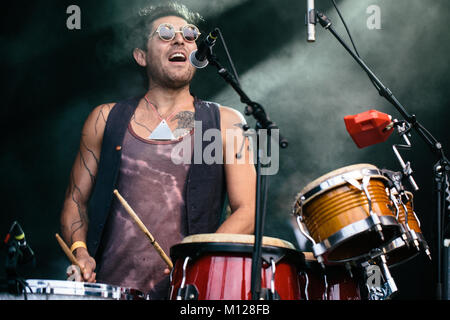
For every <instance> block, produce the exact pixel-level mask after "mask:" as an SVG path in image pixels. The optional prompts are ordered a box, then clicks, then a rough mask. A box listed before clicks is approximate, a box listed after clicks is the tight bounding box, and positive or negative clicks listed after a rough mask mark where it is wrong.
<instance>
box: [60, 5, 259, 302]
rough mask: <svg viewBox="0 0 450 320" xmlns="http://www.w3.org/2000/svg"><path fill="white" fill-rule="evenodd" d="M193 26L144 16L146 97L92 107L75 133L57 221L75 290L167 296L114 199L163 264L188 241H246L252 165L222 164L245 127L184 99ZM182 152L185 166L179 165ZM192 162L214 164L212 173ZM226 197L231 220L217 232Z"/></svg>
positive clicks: (154, 262) (170, 12) (141, 52)
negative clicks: (211, 136)
mask: <svg viewBox="0 0 450 320" xmlns="http://www.w3.org/2000/svg"><path fill="white" fill-rule="evenodd" d="M195 17H198V15H195V14H192V13H190V12H189V11H187V9H186V8H185V7H184V6H182V5H176V4H171V5H168V6H163V7H157V8H154V9H153V10H150V11H149V12H148V13H147V15H146V19H147V20H146V22H147V24H148V29H147V30H146V31H144V33H145V34H144V35H145V36H146V41H145V45H143V46H142V48H136V49H134V51H133V57H134V59H135V61H136V62H137V64H138V65H139V66H141V67H142V68H144V69H145V71H146V74H147V76H148V90H147V92H146V93H145V94H144V95H143V96H141V97H138V98H136V99H128V100H125V101H121V102H118V103H109V104H103V105H100V106H98V107H96V108H95V109H94V110H93V111H92V112H91V113H90V114H89V116H88V118H87V119H86V121H85V123H84V126H83V129H82V134H81V142H80V149H79V152H78V154H77V156H76V159H75V162H74V165H73V167H72V171H71V175H70V182H69V186H68V189H67V192H66V198H65V201H64V206H63V210H62V213H61V229H62V234H63V236H64V238H65V240H66V242H67V243H68V244H69V246H71V249H72V250H73V252H74V254H75V256H76V258H77V260H78V261H79V263H80V265H81V266H82V269H83V270H82V276H83V280H84V281H87V282H95V281H97V282H101V283H107V284H111V285H118V286H122V287H131V288H134V289H138V290H140V291H142V292H145V293H149V296H150V298H151V299H164V298H166V297H167V294H168V286H169V280H168V276H167V271H168V270H167V265H166V264H165V262H164V261H163V260H162V259H161V258H160V256H159V255H158V253H157V252H156V251H155V250H154V249H153V248H152V246H151V244H150V243H149V241H148V239H147V238H146V237H145V235H144V234H143V233H142V231H141V230H140V229H139V228H138V226H137V225H136V223H135V222H134V221H133V219H132V218H131V217H130V216H129V214H128V213H127V212H126V211H125V210H124V208H123V206H122V205H121V203H120V202H119V201H118V200H117V199H116V198H115V197H114V195H113V190H114V189H117V190H118V191H119V193H120V194H121V195H122V196H123V197H124V198H125V200H127V202H128V203H129V205H130V206H131V207H132V208H133V210H134V211H135V212H136V214H137V215H138V216H139V217H140V219H141V220H142V221H143V223H144V224H145V225H146V226H147V228H148V229H149V231H150V232H151V233H152V234H153V236H154V237H155V239H156V241H157V242H158V243H159V244H160V246H161V247H162V249H163V250H164V251H165V252H166V253H167V254H169V251H170V248H171V246H173V245H175V244H176V243H179V242H180V241H181V240H182V239H183V237H185V236H187V235H190V234H195V233H212V232H217V233H241V234H245V233H247V234H249V233H252V232H253V227H254V212H255V190H256V174H255V169H254V165H253V164H252V163H251V162H252V161H251V158H252V155H251V154H250V152H244V157H243V159H240V160H239V161H238V160H237V159H236V157H229V156H227V154H228V155H229V154H230V153H232V154H233V155H235V154H236V153H237V152H239V150H240V149H241V146H242V144H244V146H246V148H243V150H244V151H245V150H249V148H248V141H247V140H246V139H244V138H243V134H242V130H241V129H240V128H241V127H242V124H243V123H245V120H244V118H243V116H242V115H241V114H240V113H239V112H237V111H235V110H234V109H231V108H227V107H223V106H219V105H218V104H216V103H212V102H205V101H202V100H200V99H198V98H196V97H193V96H192V94H191V92H190V82H191V80H192V78H193V76H194V73H195V68H194V67H192V65H191V64H190V63H189V59H188V57H189V54H190V53H191V52H192V51H193V50H195V49H196V48H197V45H196V42H195V40H197V36H198V33H199V31H198V29H197V27H195V25H194V22H195V21H194V19H193V18H195ZM208 130H209V131H208ZM214 130H220V131H218V132H220V134H219V137H218V141H214V142H215V143H216V142H218V143H219V146H220V150H218V149H215V150H214V151H212V152H206V151H207V150H209V151H211V150H210V149H208V144H210V143H211V141H208V139H204V138H202V136H201V135H202V133H205V134H206V132H213V133H214V132H216V131H214ZM236 131H237V132H238V133H239V134H229V133H230V132H232V133H233V132H234V133H236ZM227 133H228V134H227ZM236 137H237V139H235V138H236ZM186 146H187V147H186ZM180 150H181V152H180ZM198 150H200V151H198ZM190 152H191V153H192V157H186V154H185V153H187V155H189V153H190ZM199 155H200V158H204V157H205V155H206V156H208V155H211V157H212V158H213V159H219V160H223V161H215V163H211V161H210V160H211V159H207V160H205V159H199ZM202 156H203V157H202ZM186 158H190V159H192V160H193V161H185V160H186ZM230 158H232V159H233V160H231V161H230ZM182 159H184V161H181V160H182ZM242 160H244V161H242ZM225 194H227V195H228V200H229V205H230V208H231V215H229V217H228V218H227V219H226V220H225V221H224V222H223V223H222V220H221V213H222V212H223V206H224V200H225V199H226V198H225ZM88 203H89V210H88ZM88 211H89V214H88ZM165 269H166V270H165Z"/></svg>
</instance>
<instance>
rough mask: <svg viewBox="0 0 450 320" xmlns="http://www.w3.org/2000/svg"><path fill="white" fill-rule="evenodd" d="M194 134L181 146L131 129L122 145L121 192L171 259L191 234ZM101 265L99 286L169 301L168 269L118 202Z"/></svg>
mask: <svg viewBox="0 0 450 320" xmlns="http://www.w3.org/2000/svg"><path fill="white" fill-rule="evenodd" d="M192 132H193V131H191V134H192ZM191 134H188V135H185V136H184V137H182V138H180V139H178V140H175V141H155V140H146V139H143V138H141V137H139V136H138V135H137V134H136V133H134V131H133V129H132V127H131V125H129V126H128V130H127V131H126V133H125V136H124V140H123V144H122V155H121V166H120V171H119V176H118V180H117V189H118V191H119V193H120V194H121V195H122V196H123V197H124V198H125V200H126V201H127V202H128V204H129V205H130V206H131V208H133V210H134V211H135V212H136V214H137V215H138V216H139V218H140V219H141V220H142V222H143V223H144V225H145V226H146V227H147V229H148V230H149V232H150V233H151V234H152V235H153V236H154V238H155V240H156V241H157V242H158V244H159V245H160V246H161V248H162V249H163V250H164V252H165V253H166V254H167V255H169V252H170V248H171V247H172V246H173V245H175V244H177V243H180V242H181V240H182V239H183V238H184V237H185V236H186V233H187V223H186V201H185V196H184V195H185V190H184V189H185V186H186V183H185V182H186V177H187V173H188V171H189V167H190V164H185V163H183V161H181V159H180V157H183V148H181V145H180V144H182V143H184V144H185V146H186V143H187V144H188V147H190V148H191V151H192V149H193V140H194V139H193V138H192V135H191ZM177 146H178V147H180V148H177V149H175V148H176V147H177ZM180 150H181V151H180ZM174 157H178V159H174ZM173 160H175V161H173ZM180 162H181V164H179V163H180ZM99 263H100V265H99V267H98V270H97V282H100V283H108V284H112V285H118V286H122V287H129V288H133V289H137V290H140V291H142V292H144V293H148V294H149V296H150V298H151V299H165V298H166V297H167V294H168V287H169V283H168V277H167V275H165V274H164V269H166V268H167V264H166V263H165V262H164V260H163V259H162V258H161V257H160V255H159V254H158V253H157V251H156V250H155V248H154V247H153V245H152V244H151V243H150V241H149V239H148V238H147V237H146V236H145V234H144V233H143V232H142V230H141V229H140V228H139V227H138V225H137V224H136V222H135V221H134V220H133V219H132V217H131V216H130V215H129V214H128V213H127V211H126V210H125V209H124V208H123V206H122V204H121V203H120V202H119V201H118V200H117V199H113V202H112V204H111V209H110V214H109V218H108V221H107V223H106V225H105V230H104V235H103V250H102V253H101V259H99Z"/></svg>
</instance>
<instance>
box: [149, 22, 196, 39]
mask: <svg viewBox="0 0 450 320" xmlns="http://www.w3.org/2000/svg"><path fill="white" fill-rule="evenodd" d="M155 33H157V34H158V36H159V38H160V39H161V40H164V41H171V40H173V39H174V38H175V35H176V34H177V33H181V34H182V36H183V38H184V40H186V41H188V42H194V41H196V40H197V39H198V37H199V36H200V34H201V33H200V31H199V30H198V28H197V27H196V26H194V25H192V24H187V25H185V26H183V27H182V28H181V30H175V27H174V26H173V25H171V24H170V23H163V24H160V25H159V27H158V29H156V31H155Z"/></svg>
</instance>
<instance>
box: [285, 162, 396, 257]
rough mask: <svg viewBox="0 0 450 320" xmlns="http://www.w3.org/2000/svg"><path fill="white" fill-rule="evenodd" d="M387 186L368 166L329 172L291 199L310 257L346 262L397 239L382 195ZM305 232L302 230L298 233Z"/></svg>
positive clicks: (384, 193)
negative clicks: (310, 244)
mask: <svg viewBox="0 0 450 320" xmlns="http://www.w3.org/2000/svg"><path fill="white" fill-rule="evenodd" d="M388 181H389V180H388V179H387V178H386V177H385V176H384V175H383V174H382V173H381V171H380V170H379V169H378V168H377V167H376V166H374V165H371V164H355V165H351V166H347V167H343V168H340V169H337V170H334V171H332V172H330V173H328V174H326V175H324V176H322V177H320V178H318V179H316V180H314V181H313V182H311V183H309V184H308V185H307V186H306V187H305V188H303V190H301V192H300V193H299V194H298V195H297V197H296V200H295V205H294V214H295V215H296V216H297V220H298V222H299V227H300V229H301V231H302V233H304V234H306V235H307V236H308V238H309V239H310V240H311V241H312V242H313V244H314V246H313V253H314V255H315V256H316V257H319V256H325V257H326V260H328V261H334V262H342V261H349V260H352V259H354V258H355V257H358V256H362V255H364V254H366V253H367V252H369V251H370V250H371V249H372V248H379V247H380V246H382V245H385V244H387V243H389V242H390V241H392V239H394V238H395V237H396V236H398V235H399V234H400V226H399V223H398V221H397V219H396V217H395V216H394V214H393V212H392V210H391V208H390V203H391V201H390V198H389V194H388V192H387V191H386V185H387V182H388ZM304 227H305V228H304Z"/></svg>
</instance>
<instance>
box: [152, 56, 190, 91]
mask: <svg viewBox="0 0 450 320" xmlns="http://www.w3.org/2000/svg"><path fill="white" fill-rule="evenodd" d="M195 71H196V69H195V68H193V67H190V68H187V69H185V70H164V69H163V68H162V66H161V65H153V64H151V63H150V64H148V67H147V76H148V82H149V85H150V86H151V87H155V86H158V87H162V88H167V89H171V90H179V89H182V88H185V87H186V86H189V85H190V83H191V81H192V79H193V78H194V75H195Z"/></svg>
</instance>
